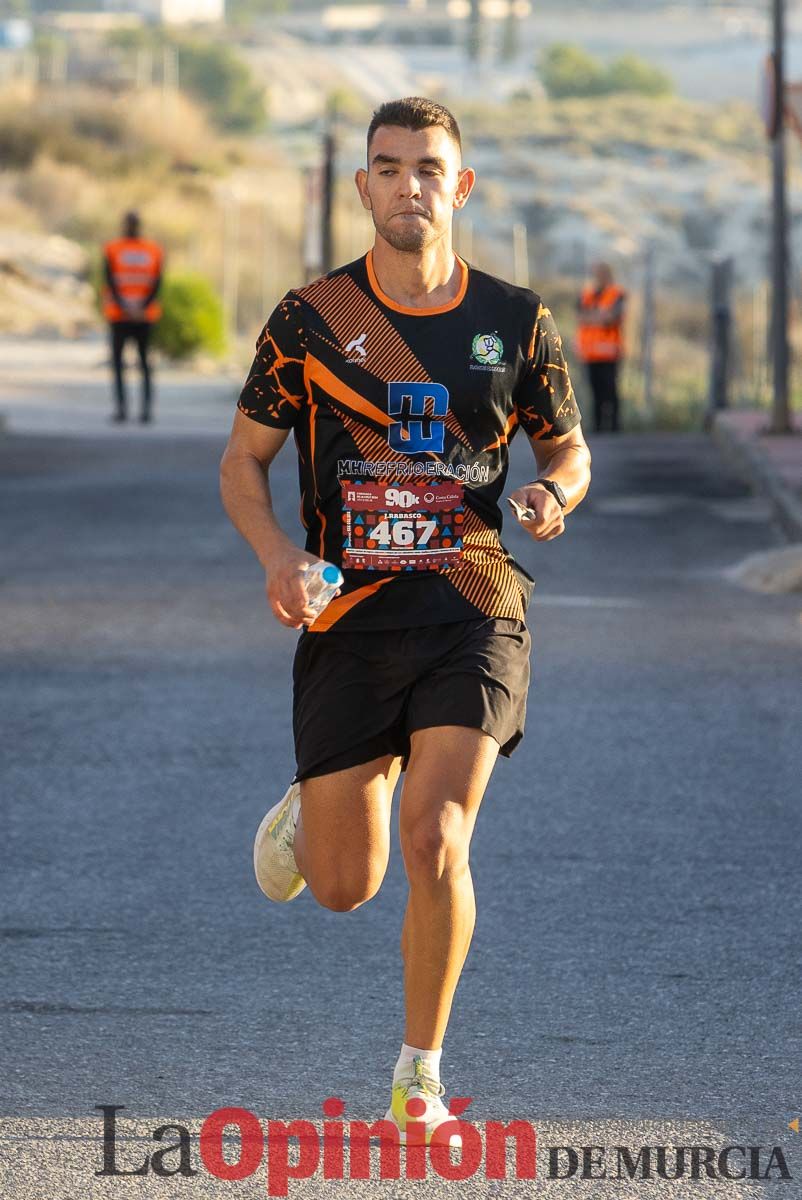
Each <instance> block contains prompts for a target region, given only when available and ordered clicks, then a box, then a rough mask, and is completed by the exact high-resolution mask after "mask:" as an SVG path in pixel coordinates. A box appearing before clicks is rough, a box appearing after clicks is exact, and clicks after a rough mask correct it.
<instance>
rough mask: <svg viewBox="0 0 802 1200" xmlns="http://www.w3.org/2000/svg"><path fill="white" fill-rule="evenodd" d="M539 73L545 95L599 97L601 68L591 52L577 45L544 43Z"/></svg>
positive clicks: (600, 91)
mask: <svg viewBox="0 0 802 1200" xmlns="http://www.w3.org/2000/svg"><path fill="white" fill-rule="evenodd" d="M539 74H540V79H541V81H542V83H543V86H544V88H545V89H546V91H547V92H548V94H549V96H551V97H553V99H555V100H559V99H561V98H562V97H564V96H600V95H601V94H602V93H603V92H604V90H605V87H604V83H605V80H604V69H603V67H602V66H601V64H600V63H599V61H598V59H595V58H594V57H593V55H592V54H588V53H587V51H586V50H583V49H582V48H581V47H580V46H569V45H567V44H566V43H564V42H558V43H556V44H555V45H553V46H547V47H546V49H545V50H544V51H543V53H542V54H541V56H540V62H539Z"/></svg>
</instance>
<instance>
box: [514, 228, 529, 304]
mask: <svg viewBox="0 0 802 1200" xmlns="http://www.w3.org/2000/svg"><path fill="white" fill-rule="evenodd" d="M512 254H513V269H514V281H515V286H516V287H524V288H528V287H529V245H528V238H527V229H526V226H525V225H523V224H521V223H520V222H518V223H516V224H515V225H513V227H512Z"/></svg>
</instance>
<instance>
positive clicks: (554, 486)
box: [537, 479, 568, 508]
mask: <svg viewBox="0 0 802 1200" xmlns="http://www.w3.org/2000/svg"><path fill="white" fill-rule="evenodd" d="M537 482H538V483H542V484H543V486H544V487H545V488H548V490H549V491H550V492H551V494H552V496H553V497H554V499H555V500H556V501H557V503H558V504H559V505H560V507H561V508H565V506H566V504H567V503H568V501H567V499H566V496H565V492H564V491H563V490H562V488H561V487H560V485H559V483H555V481H554V480H553V479H538V481H537Z"/></svg>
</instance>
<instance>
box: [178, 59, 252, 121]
mask: <svg viewBox="0 0 802 1200" xmlns="http://www.w3.org/2000/svg"><path fill="white" fill-rule="evenodd" d="M178 62H179V78H180V81H181V87H182V88H185V89H186V90H187V91H188V92H189V93H190V95H192V96H194V97H195V98H196V99H197V100H200V101H201V102H202V103H203V104H206V105H207V106H208V108H209V112H210V114H211V117H212V120H213V121H214V122H215V123H216V124H217V125H219V126H220V128H221V129H227V130H231V131H232V132H235V133H253V132H256V131H258V130H259V129H261V128H262V127H263V126H264V124H265V121H266V120H267V110H266V107H265V91H264V88H263V87H260V86H259V85H258V84H257V83H255V82H254V80H253V77H252V75H251V72H250V68H249V67H248V65H247V63H245V62H243V60H242V59H241V58H240V56H239V55H238V54H237V53H236V52H235V51H234V50H232V49H231V47H230V46H221V45H218V44H216V43H215V42H204V41H200V40H195V39H193V40H189V39H187V40H186V41H185V40H183V39H182V40H181V41H180V42H179V43H178Z"/></svg>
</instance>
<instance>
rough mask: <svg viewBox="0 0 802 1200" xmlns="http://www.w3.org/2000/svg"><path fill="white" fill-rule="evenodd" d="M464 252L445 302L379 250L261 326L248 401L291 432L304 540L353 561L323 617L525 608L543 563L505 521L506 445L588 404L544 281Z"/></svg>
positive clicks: (353, 626) (481, 613)
mask: <svg viewBox="0 0 802 1200" xmlns="http://www.w3.org/2000/svg"><path fill="white" fill-rule="evenodd" d="M458 265H459V269H460V271H461V273H462V280H461V284H460V288H459V292H458V294H457V295H456V297H455V298H454V299H453V300H452V301H450V302H449V303H448V304H445V305H443V306H442V307H439V308H427V309H423V308H406V307H404V306H403V305H400V304H397V303H396V302H395V301H394V300H392V299H390V297H389V296H387V295H385V294H384V292H383V291H382V290H381V288H380V286H379V284H378V281H377V279H376V275H375V273H374V270H373V264H372V258H371V254H370V253H368V254H367V255H366V256H365V257H363V258H360V259H358V260H357V261H356V262H353V263H350V264H349V265H348V266H345V267H341V268H339V269H338V270H336V271H333V272H332V273H331V274H330V275H326V276H324V277H323V278H321V279H318V280H316V281H315V282H314V283H310V284H309V285H308V286H306V287H301V288H297V289H294V290H292V291H290V292H288V293H287V295H286V296H285V297H284V299H283V300H282V301H281V302H280V303H279V304H278V306H277V307H276V309H275V311H274V312H273V313H272V315H271V316H270V319H269V320H268V322H267V324H266V325H265V327H264V329H263V330H262V333H261V334H260V336H259V338H258V341H257V343H256V357H255V358H254V361H253V365H252V367H251V370H250V373H249V375H248V378H247V380H246V383H245V386H244V387H243V389H242V393H241V395H240V397H239V401H238V407H239V409H240V410H241V411H242V412H243V413H245V414H246V416H248V417H251V418H252V419H253V420H255V421H259V422H261V423H262V424H263V425H271V426H273V427H276V428H279V429H290V428H291V429H292V430H293V431H294V435H295V441H296V445H297V449H298V459H299V475H300V485H301V517H302V520H303V523H304V526H305V528H306V549H307V550H308V551H309V552H310V553H312V554H315V555H318V556H319V557H320V558H323V559H326V560H327V561H328V562H331V563H335V564H336V565H337V566H339V567H340V568H341V569H342V571H343V575H344V577H345V583H344V586H343V589H342V592H341V594H340V595H339V596H338V597H336V598H335V599H334V600H332V601H331V603H330V604H329V605H328V606H327V607H326V608H325V610H324V611H323V613H321V615H320V616H319V617H318V618H317V620H316V621H315V622H314V624H313V625H312V626H311V627H310V629H311V631H312V632H323V631H327V630H349V631H351V630H383V629H402V628H408V627H410V626H416V625H432V624H443V623H446V622H451V621H463V620H469V619H471V618H477V617H506V618H512V619H518V620H523V619H524V613H525V611H526V607H527V604H528V602H529V599H530V596H531V591H532V586H533V580H532V579H531V577H530V576H529V575H527V573H526V572H525V571H524V570H523V569H522V568H521V567H520V566H519V565H518V564H517V563H516V562H515V560H514V559H513V558H512V556H511V555H510V554H509V553H508V551H507V550H506V549H505V548H504V546H503V545H502V543H501V541H500V538H499V534H500V531H501V525H502V514H501V508H500V504H499V501H500V499H501V497H502V492H503V489H504V484H505V480H506V476H507V468H508V463H509V444H510V442H511V441H512V438H513V437H514V435H515V433H516V431H517V429H518V426H519V425H520V426H522V427H523V429H524V430H525V431H526V433H527V434H528V435H529V436H530V438H536V439H542V440H547V439H549V438H552V437H555V436H558V435H560V434H564V433H567V432H568V430H569V429H572V428H573V427H574V426H575V425H577V424H578V423H579V421H580V419H581V414H580V412H579V408H578V405H577V402H576V399H575V397H574V393H573V389H572V387H571V382H570V379H569V377H568V371H567V368H566V364H565V359H564V357H563V351H562V343H561V340H560V335H559V334H558V332H557V329H556V327H555V324H554V319H553V317H552V315H551V313H550V311H549V310H548V308H546V307H545V306H544V305H543V303H542V302H541V300H540V297H539V296H537V295H536V294H535V293H534V292H531V291H528V290H526V289H523V288H518V287H513V286H512V285H511V284H508V283H505V282H503V281H502V280H500V279H496V278H494V277H493V276H491V275H487V274H485V273H484V272H483V271H477V270H475V269H474V268H473V267H470V268H469V267H468V266H467V264H465V263H464V262H462V260H461V259H458Z"/></svg>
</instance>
